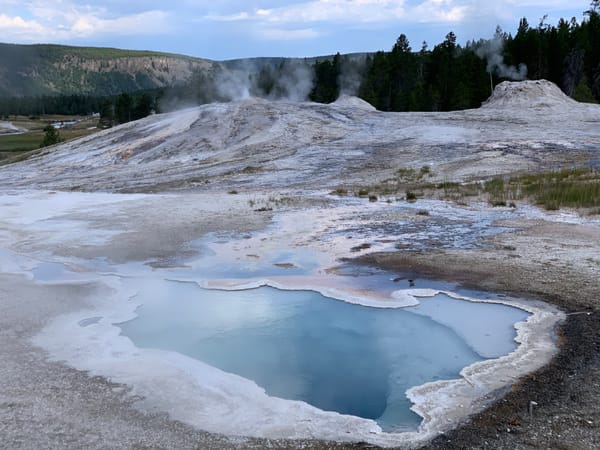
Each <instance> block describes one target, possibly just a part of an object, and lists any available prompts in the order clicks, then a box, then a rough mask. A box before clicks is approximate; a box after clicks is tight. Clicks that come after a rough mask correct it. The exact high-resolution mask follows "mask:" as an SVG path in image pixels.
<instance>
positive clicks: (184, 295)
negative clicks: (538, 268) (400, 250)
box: [119, 280, 527, 431]
mask: <svg viewBox="0 0 600 450" xmlns="http://www.w3.org/2000/svg"><path fill="white" fill-rule="evenodd" d="M137 299H138V300H140V301H141V302H142V303H143V305H142V306H141V307H140V308H138V311H137V313H138V317H137V318H136V319H134V320H131V321H129V322H126V323H122V324H119V326H120V327H121V329H122V332H123V334H124V335H126V336H128V337H129V338H130V339H131V340H132V341H133V342H134V343H135V344H136V345H137V346H138V347H144V348H160V349H164V350H172V351H176V352H179V353H182V354H185V355H188V356H190V357H192V358H196V359H198V360H201V361H203V362H205V363H208V364H210V365H212V366H215V367H217V368H219V369H221V370H223V371H226V372H231V373H235V374H238V375H241V376H243V377H245V378H248V379H250V380H253V381H255V382H256V383H257V384H258V385H259V386H261V387H262V388H264V389H265V390H266V392H267V393H268V394H269V395H272V396H277V397H281V398H285V399H292V400H302V401H305V402H307V403H309V404H311V405H313V406H316V407H318V408H320V409H323V410H328V411H337V412H339V413H342V414H351V415H355V416H360V417H364V418H370V419H373V420H376V421H377V422H378V423H379V425H380V426H381V427H382V428H383V429H384V430H385V431H409V430H415V429H416V428H417V427H418V425H419V423H420V420H421V419H420V417H419V416H417V415H416V414H415V413H413V412H412V411H411V410H410V406H411V403H410V402H409V400H408V399H407V398H406V395H405V391H406V390H407V389H408V388H410V387H412V386H416V385H420V384H423V383H426V382H429V381H434V380H443V379H452V378H457V377H458V376H459V372H460V370H461V369H462V368H463V367H465V366H467V365H470V364H472V363H474V362H476V361H480V360H482V359H485V358H489V357H497V356H501V355H503V354H507V353H509V352H510V351H512V350H513V349H514V348H515V347H516V343H515V342H514V337H515V331H514V324H515V323H516V322H518V321H521V320H524V319H525V318H526V317H527V313H526V312H524V311H522V310H519V309H516V308H512V307H508V306H503V305H495V304H491V305H490V304H479V303H472V302H465V301H458V300H454V299H451V298H449V297H447V296H446V295H444V294H440V295H438V296H436V297H434V298H432V299H423V300H422V306H419V307H414V308H408V309H379V308H370V307H364V306H359V305H354V304H349V303H345V302H343V301H339V300H334V299H331V298H327V297H324V296H323V295H321V294H319V293H317V292H313V291H283V290H277V289H274V288H269V287H262V288H257V289H251V290H243V291H221V290H207V289H202V288H200V287H198V285H196V284H194V283H182V282H175V281H165V280H160V281H158V280H155V281H152V282H146V281H145V282H144V283H141V286H140V287H139V295H138V297H137ZM455 302H458V303H459V304H460V307H459V308H456V303H455ZM451 310H455V311H459V312H458V313H455V314H451V313H450V311H451ZM471 313H472V316H471V317H472V319H470V318H469V317H470V314H471ZM461 322H462V323H463V324H464V325H465V329H468V331H467V332H465V333H463V332H461V328H462V326H461ZM472 322H477V324H476V325H477V326H473V323H472ZM469 323H470V325H471V326H469ZM490 336H491V337H490ZM490 339H491V342H490ZM484 341H485V342H486V343H485V345H481V343H482V342H484Z"/></svg>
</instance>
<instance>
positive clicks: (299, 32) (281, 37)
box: [259, 28, 321, 41]
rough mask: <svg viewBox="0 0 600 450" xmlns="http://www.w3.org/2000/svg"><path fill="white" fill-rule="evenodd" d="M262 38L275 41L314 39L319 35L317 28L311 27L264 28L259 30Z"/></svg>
mask: <svg viewBox="0 0 600 450" xmlns="http://www.w3.org/2000/svg"><path fill="white" fill-rule="evenodd" d="M259 34H260V36H261V37H262V38H263V39H268V40H276V41H294V40H305V39H314V38H317V37H319V36H321V33H319V32H318V31H317V30H314V29H312V28H301V29H292V30H290V29H284V28H264V29H262V30H260V32H259Z"/></svg>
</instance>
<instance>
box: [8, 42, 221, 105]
mask: <svg viewBox="0 0 600 450" xmlns="http://www.w3.org/2000/svg"><path fill="white" fill-rule="evenodd" d="M214 64H215V63H213V62H211V61H208V60H204V59H199V58H192V57H188V56H182V55H175V54H168V53H158V52H145V51H129V50H117V49H111V48H89V47H68V46H60V45H12V44H0V97H15V96H32V95H57V94H88V95H94V96H102V95H114V94H118V93H121V92H131V91H136V90H140V89H153V88H160V87H164V86H171V85H174V84H178V83H182V82H185V81H187V80H189V79H190V78H191V77H192V75H194V74H195V73H198V72H203V71H208V70H210V69H211V68H212V67H213V65H214Z"/></svg>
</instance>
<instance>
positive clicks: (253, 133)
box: [0, 81, 600, 449]
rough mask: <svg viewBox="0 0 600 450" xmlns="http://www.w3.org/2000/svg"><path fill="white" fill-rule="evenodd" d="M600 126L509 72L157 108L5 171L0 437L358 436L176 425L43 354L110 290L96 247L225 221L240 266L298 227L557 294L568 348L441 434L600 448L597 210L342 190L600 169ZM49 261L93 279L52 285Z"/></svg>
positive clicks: (220, 442)
mask: <svg viewBox="0 0 600 450" xmlns="http://www.w3.org/2000/svg"><path fill="white" fill-rule="evenodd" d="M599 124H600V106H596V105H584V104H578V103H575V102H573V101H572V100H570V99H569V98H567V97H566V96H564V95H562V94H561V93H560V91H559V90H558V89H557V88H556V87H555V86H553V85H552V84H551V83H548V82H544V81H527V82H523V83H503V84H501V85H499V86H498V87H497V88H496V91H495V93H494V95H493V96H492V97H491V98H490V100H489V101H488V102H487V103H486V104H485V105H484V106H483V107H482V108H480V109H477V110H467V111H460V112H452V113H382V112H379V111H375V110H373V108H372V107H370V105H368V104H366V103H364V102H362V101H361V100H359V99H356V98H353V97H343V98H341V99H339V100H338V101H337V102H336V103H334V104H331V105H317V104H311V103H290V102H267V101H263V100H257V99H247V100H241V101H237V102H232V103H222V104H210V105H205V106H201V107H197V108H191V109H186V110H183V111H180V112H177V113H172V114H167V115H155V116H151V117H148V118H146V119H143V120H140V121H137V122H133V123H129V124H126V125H122V126H119V127H116V128H113V129H109V130H105V131H102V132H100V133H98V134H96V135H94V136H89V137H86V138H82V139H79V140H76V141H72V142H68V143H63V144H60V145H57V146H54V147H49V148H47V149H44V150H43V151H41V152H40V153H38V154H37V155H36V156H35V157H32V158H30V159H28V160H26V161H22V162H19V163H15V164H11V165H8V166H3V167H1V168H0V211H1V214H0V225H1V226H0V230H1V231H0V277H1V278H2V283H0V291H1V292H2V295H1V298H2V300H1V301H0V317H1V319H0V320H1V321H2V326H1V327H0V329H1V330H2V331H1V332H0V343H1V344H2V345H0V348H1V349H2V350H0V352H1V354H2V359H3V361H5V364H3V365H2V368H1V369H0V374H1V375H2V378H3V380H5V382H4V386H5V388H4V389H3V390H2V391H1V392H0V434H1V435H2V436H4V437H5V438H4V440H3V443H1V444H0V447H1V446H5V447H6V448H39V447H54V448H55V447H61V448H80V447H82V446H85V447H88V448H106V447H111V448H136V447H153V448H168V447H169V446H171V445H173V443H176V446H178V447H182V448H252V447H255V448H256V447H259V448H264V447H275V448H286V447H299V446H302V447H307V448H332V447H355V448H358V447H363V446H364V445H363V444H360V443H359V442H353V441H355V440H356V439H354V440H353V439H352V437H349V438H348V439H344V440H343V441H344V442H343V443H332V442H325V441H320V440H315V439H314V438H313V437H312V436H321V435H322V434H319V433H317V432H315V433H314V434H312V435H310V434H309V435H307V436H304V437H303V436H290V437H294V438H295V440H292V441H289V440H285V439H272V438H269V437H268V436H267V437H263V438H253V439H249V438H245V437H239V436H238V437H231V436H223V435H220V434H218V433H215V432H213V433H207V432H204V431H200V430H201V429H202V426H201V425H200V426H193V425H190V423H189V422H187V421H186V420H185V418H181V419H179V420H173V411H169V410H166V409H165V408H164V407H161V405H164V403H161V399H160V398H158V399H153V398H151V397H145V398H143V399H142V398H139V397H136V395H138V394H137V393H136V392H142V391H135V390H132V389H133V388H132V387H131V385H128V384H127V383H125V384H120V383H115V382H113V381H112V380H110V379H108V380H107V379H105V378H104V377H100V376H94V374H93V373H90V374H86V372H85V371H81V370H76V369H75V368H73V367H72V366H69V365H67V364H65V363H64V361H63V360H64V358H63V359H62V360H61V359H60V358H58V359H57V358H54V359H51V360H49V359H48V357H49V354H48V353H45V352H44V350H43V348H44V346H43V344H40V340H39V336H40V332H41V331H42V330H46V331H45V332H44V333H45V334H43V336H46V337H48V345H50V343H51V342H50V341H51V340H52V339H51V336H52V334H51V333H50V334H48V329H50V328H51V326H52V324H53V323H57V322H55V319H57V318H59V317H61V315H64V314H71V315H76V313H77V312H78V311H81V310H83V309H89V308H94V307H95V306H94V305H95V303H94V302H97V301H98V300H97V298H106V299H109V298H111V295H113V294H114V292H115V289H116V287H115V286H117V285H118V283H117V281H115V280H116V278H117V277H116V274H112V273H111V272H110V271H109V272H108V273H106V271H104V272H103V271H102V270H101V269H94V268H92V269H90V266H89V264H90V262H91V261H96V259H99V260H100V261H105V262H106V264H112V265H119V267H124V268H128V267H138V266H139V267H144V268H145V269H144V270H159V269H161V268H169V267H185V264H186V261H188V259H189V258H190V257H192V256H193V255H197V254H198V253H200V252H202V249H199V248H198V247H197V246H195V245H194V242H197V241H198V239H201V238H204V237H206V236H211V235H210V233H215V232H217V233H221V234H218V236H220V239H221V240H223V241H225V242H227V241H232V240H234V238H233V237H232V236H238V237H240V236H242V237H243V238H242V237H240V242H242V243H244V242H245V244H243V245H242V244H236V246H234V247H235V251H236V252H238V253H239V254H235V255H237V257H238V258H239V259H241V260H242V261H243V260H244V258H246V259H248V258H250V255H262V254H263V253H266V252H267V251H268V250H269V248H270V246H271V245H275V243H282V242H288V243H290V244H289V245H295V246H297V247H298V248H302V247H303V246H307V247H311V248H317V249H320V250H322V251H324V252H325V253H326V252H330V253H331V255H332V261H333V262H332V264H334V263H336V264H339V263H341V259H342V258H345V259H346V260H347V261H351V262H352V264H354V265H356V266H357V267H364V268H365V270H370V269H369V268H385V269H387V270H390V271H392V272H398V273H399V274H403V276H404V275H405V276H406V277H408V278H427V277H431V278H433V279H444V280H448V281H451V282H458V283H460V284H461V285H462V286H464V287H476V288H478V289H488V290H492V291H496V292H500V293H503V294H505V295H508V296H516V297H519V298H524V299H531V300H543V301H545V302H549V303H552V304H554V305H556V306H558V307H559V308H560V309H561V310H562V311H564V312H565V313H566V314H567V315H566V317H567V319H566V321H565V322H564V323H563V324H562V325H561V326H560V327H559V328H558V329H557V330H556V339H557V344H558V346H559V349H558V353H557V356H556V357H555V358H554V359H553V360H552V361H551V362H550V363H549V364H548V365H546V366H545V367H542V368H541V369H539V370H537V371H535V372H533V373H530V374H529V375H527V376H525V377H523V378H521V379H519V380H515V381H514V382H511V383H510V384H508V385H505V386H504V387H503V388H501V389H500V390H499V391H498V392H496V393H495V395H492V396H490V397H489V398H488V402H487V405H486V406H488V408H487V409H486V410H484V411H480V412H478V413H475V414H472V415H470V416H468V417H463V420H462V422H461V424H460V426H458V428H456V429H455V430H453V431H452V430H442V431H443V433H444V434H442V435H441V436H438V437H437V438H436V439H435V440H434V441H433V442H431V443H430V444H427V445H429V446H430V447H431V448H511V449H512V448H519V449H520V448H523V449H524V448H594V447H598V446H600V441H599V440H598V439H599V438H598V436H599V435H600V433H599V432H598V424H599V423H600V409H599V408H598V406H597V405H598V404H600V403H599V402H600V351H599V350H600V335H599V334H598V329H599V323H598V320H599V319H598V318H599V317H600V316H599V315H598V313H599V311H600V308H599V306H598V298H599V297H600V285H599V284H598V279H600V259H599V258H598V255H600V220H599V219H598V216H597V215H591V216H588V215H585V214H584V212H583V211H571V210H559V211H551V212H548V211H544V210H542V209H539V208H537V207H536V206H534V205H531V204H529V203H528V202H527V200H522V201H518V202H517V204H516V205H515V208H508V207H506V208H503V207H501V208H499V209H498V208H492V207H491V206H490V205H488V204H487V203H484V202H481V199H480V198H460V199H459V202H458V203H454V202H452V201H449V200H435V201H430V200H423V199H419V200H417V202H416V203H415V204H414V205H413V204H407V202H406V201H405V200H404V198H403V197H404V192H403V191H399V192H394V193H390V194H389V195H387V197H386V196H385V195H380V197H379V198H377V197H375V198H372V199H370V200H371V201H369V199H367V198H360V197H356V198H348V197H342V198H340V197H338V196H334V195H329V192H331V191H334V190H337V192H338V193H341V192H350V193H352V192H357V193H358V191H359V190H360V189H361V188H364V187H365V186H367V187H372V186H374V185H377V184H380V183H385V182H386V181H387V180H389V179H396V178H397V177H398V174H399V173H406V171H408V170H411V169H412V170H414V171H416V172H419V170H422V168H423V167H427V170H426V171H423V176H424V178H425V181H426V182H427V183H429V184H436V183H448V182H453V183H461V182H479V181H481V180H484V179H488V178H489V177H492V176H496V175H500V174H518V173H535V172H537V171H547V170H557V169H561V168H571V167H586V168H589V167H592V168H597V167H598V166H599V165H600V127H599ZM342 188H343V189H342ZM56 191H66V192H60V193H55V192H56ZM71 191H83V192H84V193H79V192H71ZM99 191H100V192H103V193H98V192H99ZM67 192H71V193H67ZM122 193H134V194H128V195H121V194H122ZM405 205H409V206H405ZM340 211H341V212H340ZM488 218H490V219H488ZM463 228H464V229H463ZM268 230H270V231H268ZM277 230H279V231H277ZM315 230H317V231H318V232H317V231H315ZM256 233H264V238H260V236H261V235H256V236H259V237H253V236H255V234H256ZM278 233H279V234H278ZM271 235H273V236H276V237H273V238H272V240H270V238H269V236H271ZM338 235H339V236H338ZM332 236H334V237H336V238H335V239H334V238H333V237H332ZM348 236H349V237H351V238H352V239H350V238H349V237H348ZM342 238H343V239H342ZM236 242H237V241H236ZM254 246H256V248H255V247H254ZM235 255H234V256H235ZM42 263H49V264H55V263H56V264H66V265H67V266H68V267H69V268H70V270H71V271H72V272H73V273H80V274H81V276H82V277H83V278H81V279H77V280H71V281H70V282H69V281H66V280H65V281H63V282H56V281H53V282H51V283H48V282H46V283H44V282H41V281H39V280H38V279H37V278H36V276H39V275H36V274H38V272H36V270H38V269H39V267H40V264H42ZM111 267H113V266H111ZM136 270H138V269H136ZM139 270H141V269H139ZM334 270H335V269H334ZM97 276H102V277H104V278H102V280H105V282H98V278H97ZM94 277H96V278H94ZM113 278H114V279H113ZM115 283H116V284H115ZM106 301H108V300H106ZM96 307H97V306H96ZM57 320H58V319H57ZM48 327H50V328H48ZM82 327H83V326H82ZM82 333H83V331H82ZM36 336H37V338H36ZM99 336H100V335H99ZM36 339H37V340H36ZM32 340H33V341H32ZM33 342H37V344H36V345H33ZM40 345H41V346H40ZM82 351H83V350H82ZM104 356H105V358H106V359H107V360H110V358H113V357H115V358H116V357H117V356H115V355H111V354H108V353H107V354H106V355H104ZM90 367H91V366H90ZM123 373H124V372H123ZM121 376H122V375H121ZM170 379H171V380H172V379H173V376H172V375H170ZM178 379H179V378H178ZM159 381H160V380H159ZM180 381H181V383H182V385H183V384H184V380H183V378H182V379H180ZM162 382H164V380H163V381H162ZM144 392H146V391H144ZM532 402H534V403H532ZM309 428H310V427H309ZM398 444H399V445H400V444H402V445H403V446H408V447H411V446H412V447H414V446H418V445H422V443H416V442H413V444H411V443H410V442H408V441H398ZM386 445H390V444H389V443H387V444H386Z"/></svg>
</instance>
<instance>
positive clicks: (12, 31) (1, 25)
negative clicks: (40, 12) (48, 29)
mask: <svg viewBox="0 0 600 450" xmlns="http://www.w3.org/2000/svg"><path fill="white" fill-rule="evenodd" d="M0 31H1V32H2V34H3V35H4V36H6V37H7V38H8V37H12V38H13V40H14V39H17V40H22V39H25V40H27V38H28V37H29V36H37V35H40V34H43V33H44V27H43V26H42V25H40V24H39V23H38V22H36V21H35V20H25V19H23V18H22V17H20V16H14V17H10V16H7V15H5V14H0Z"/></svg>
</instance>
